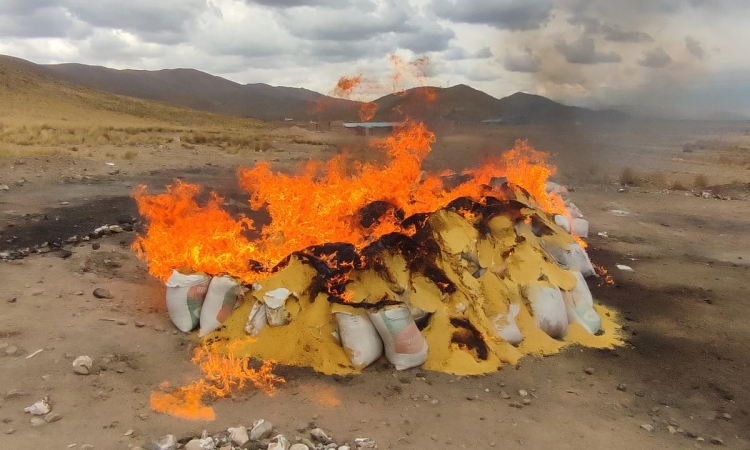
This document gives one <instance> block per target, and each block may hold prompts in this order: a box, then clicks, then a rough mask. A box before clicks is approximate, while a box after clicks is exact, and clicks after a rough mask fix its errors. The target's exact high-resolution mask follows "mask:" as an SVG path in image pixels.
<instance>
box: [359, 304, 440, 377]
mask: <svg viewBox="0 0 750 450" xmlns="http://www.w3.org/2000/svg"><path fill="white" fill-rule="evenodd" d="M370 320H371V321H372V324H373V325H375V329H377V330H378V334H380V338H381V339H382V340H383V346H384V348H385V357H386V358H388V361H389V362H390V363H391V364H393V365H394V366H396V370H405V369H409V368H411V367H416V366H419V365H420V364H423V363H424V362H425V361H426V360H427V341H426V340H425V338H424V336H422V333H420V332H419V328H417V324H416V323H415V322H414V318H413V317H412V315H411V312H410V311H409V308H407V307H405V306H401V307H398V308H392V309H386V310H384V311H379V312H375V313H370Z"/></svg>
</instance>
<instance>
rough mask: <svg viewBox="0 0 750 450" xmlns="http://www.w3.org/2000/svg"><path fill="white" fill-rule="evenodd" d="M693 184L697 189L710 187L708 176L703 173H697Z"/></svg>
mask: <svg viewBox="0 0 750 450" xmlns="http://www.w3.org/2000/svg"><path fill="white" fill-rule="evenodd" d="M693 186H695V187H696V188H697V189H706V188H707V187H708V177H707V176H706V175H704V174H702V173H700V174H698V175H696V176H695V180H694V181H693Z"/></svg>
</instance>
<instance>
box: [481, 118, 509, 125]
mask: <svg viewBox="0 0 750 450" xmlns="http://www.w3.org/2000/svg"><path fill="white" fill-rule="evenodd" d="M482 123H483V124H485V125H500V124H502V123H505V119H503V118H502V117H494V118H492V119H484V120H483V121H482Z"/></svg>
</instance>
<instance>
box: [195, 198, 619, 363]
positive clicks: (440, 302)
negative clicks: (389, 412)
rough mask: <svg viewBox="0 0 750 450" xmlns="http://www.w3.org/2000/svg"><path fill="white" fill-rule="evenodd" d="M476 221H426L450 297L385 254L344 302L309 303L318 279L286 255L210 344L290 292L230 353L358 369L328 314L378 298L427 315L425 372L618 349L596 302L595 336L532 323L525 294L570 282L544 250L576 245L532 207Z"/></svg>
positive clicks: (446, 216) (440, 214)
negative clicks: (577, 349) (551, 331)
mask: <svg viewBox="0 0 750 450" xmlns="http://www.w3.org/2000/svg"><path fill="white" fill-rule="evenodd" d="M519 211H520V213H519ZM480 220H481V217H473V216H472V215H470V214H460V213H458V212H453V211H448V210H440V211H437V212H435V213H433V214H432V215H431V216H430V217H429V219H428V220H427V225H426V228H425V229H426V230H427V233H428V237H429V238H430V239H431V240H432V241H434V242H435V243H437V244H438V246H439V248H440V251H439V252H438V253H439V254H434V255H432V254H430V255H429V258H431V261H432V262H433V263H434V266H435V267H437V268H439V270H441V271H442V273H443V274H444V275H445V277H446V278H447V279H448V280H450V282H451V283H452V284H453V286H455V290H453V292H445V291H444V290H443V291H441V288H440V286H438V283H437V282H436V281H435V280H434V277H433V278H430V276H428V275H427V274H425V273H423V271H420V270H419V268H417V267H414V265H413V264H412V265H410V263H409V262H408V261H407V260H406V257H405V256H404V255H402V254H400V253H399V252H398V251H397V250H395V249H385V248H384V249H383V250H382V251H381V252H380V253H379V254H378V259H379V261H381V262H382V265H381V266H380V268H379V269H378V268H375V267H372V266H373V265H372V264H369V265H366V266H365V267H363V268H360V269H354V270H353V271H352V272H351V273H350V274H349V281H348V283H347V284H346V294H347V295H346V296H344V298H345V299H346V301H347V302H348V303H345V304H340V303H336V302H333V303H332V302H329V296H328V294H327V293H318V294H317V295H315V297H314V298H311V291H312V287H313V286H314V285H315V283H316V280H315V278H316V276H317V272H316V270H315V269H313V267H311V265H310V264H308V262H306V261H305V260H304V259H302V258H299V257H297V256H292V257H291V258H290V260H289V263H288V264H287V265H286V266H285V267H284V268H283V269H281V270H280V271H278V272H276V273H275V274H274V275H272V276H270V277H269V278H267V279H265V280H263V281H260V282H258V283H256V284H255V285H254V286H253V289H252V290H251V291H250V292H248V294H247V295H246V296H245V303H244V304H243V305H242V306H240V307H239V308H238V309H236V310H235V312H234V313H233V314H232V316H231V317H230V318H229V319H228V320H227V321H226V322H225V323H224V326H223V327H222V328H220V329H219V330H217V331H216V332H214V333H212V334H211V335H209V338H210V339H218V340H240V339H244V338H245V337H246V333H245V329H244V328H245V323H246V320H247V317H248V314H249V313H250V310H251V308H252V307H253V304H254V303H255V302H263V301H264V294H266V293H267V292H269V291H272V290H274V289H278V288H286V289H288V290H289V291H291V292H292V293H293V295H292V296H290V297H289V299H288V300H287V304H286V317H287V319H288V322H289V323H288V324H286V325H283V326H276V327H274V326H269V325H266V326H265V327H264V328H263V329H262V330H261V331H260V333H259V334H258V335H257V336H256V339H255V340H254V341H252V342H248V343H247V344H244V345H243V346H240V347H235V353H236V354H237V355H238V356H252V357H255V358H258V359H261V360H275V361H276V362H278V363H280V364H287V365H295V366H308V367H312V368H313V369H315V370H316V371H319V372H322V373H325V374H346V373H352V372H357V369H355V367H354V365H353V364H352V363H351V361H350V356H349V355H348V354H347V352H345V350H344V349H343V348H342V346H341V344H340V342H339V338H338V333H337V322H336V319H335V318H334V315H333V313H335V312H348V313H352V314H364V313H366V312H367V311H368V309H367V308H364V307H363V306H364V305H366V304H374V303H377V302H378V301H383V300H385V301H387V303H388V305H389V306H386V307H391V306H394V305H405V306H407V307H408V308H409V309H410V310H411V311H412V313H413V314H414V316H415V317H421V316H425V315H426V316H427V318H426V320H424V322H420V325H422V326H423V328H422V330H421V331H422V334H423V335H424V337H425V339H426V341H427V343H428V346H429V353H428V356H427V360H426V362H425V363H424V365H423V367H424V368H425V369H428V370H435V371H441V372H448V373H453V374H459V375H472V374H482V373H488V372H493V371H496V370H498V369H499V368H500V367H501V366H502V365H503V364H516V363H517V362H518V361H519V359H520V358H521V357H523V356H525V355H550V354H553V353H557V352H559V351H560V350H561V349H562V348H564V347H566V346H569V345H581V346H586V347H594V348H613V347H615V346H618V345H621V344H622V340H621V338H620V335H619V326H618V325H617V323H616V322H615V314H614V313H613V312H612V311H609V310H607V309H606V308H605V307H603V306H601V305H595V306H594V310H595V311H596V313H597V314H598V315H599V317H600V318H601V329H600V331H599V332H598V333H597V334H596V335H594V334H591V333H590V332H589V331H588V330H586V329H585V328H584V327H583V326H581V325H579V324H578V323H571V324H568V327H567V334H565V336H564V337H562V338H560V339H555V338H552V337H550V336H549V335H548V334H547V333H546V332H545V331H544V330H543V329H542V328H540V326H538V325H537V321H536V320H535V317H534V316H533V308H532V307H531V305H530V301H529V299H528V290H529V289H530V288H534V287H537V288H551V289H553V290H555V291H556V290H560V291H570V290H572V289H573V288H575V287H576V284H577V282H578V281H577V279H576V276H575V274H574V271H575V270H576V269H572V268H568V267H565V266H564V265H563V264H560V263H558V262H556V261H555V260H554V259H553V257H552V256H551V255H550V254H549V253H547V251H546V250H545V248H549V246H557V247H559V248H567V246H569V245H570V244H572V243H574V242H575V241H574V239H573V237H572V236H571V235H570V234H568V233H566V232H565V231H564V230H562V229H561V228H559V227H558V226H557V225H555V224H554V222H552V221H550V220H549V219H548V218H547V216H545V215H543V214H541V213H539V212H538V211H537V210H535V209H532V208H521V209H520V210H514V212H513V213H510V212H509V213H507V214H497V215H495V216H494V217H491V218H489V220H486V221H484V222H483V224H482V225H483V226H480ZM480 230H482V231H480ZM422 237H424V236H422ZM541 241H543V242H544V244H542V243H541ZM543 245H544V246H543ZM383 268H385V272H387V273H384V269H383ZM586 289H588V288H587V287H586ZM315 292H317V291H315ZM511 310H514V311H517V315H516V316H515V318H513V319H510V320H512V321H514V323H515V324H516V325H517V327H518V330H520V333H521V335H522V337H523V340H522V341H521V342H520V344H518V345H511V344H510V343H509V342H507V341H506V340H504V339H503V338H502V337H500V335H499V334H498V333H499V332H498V329H497V324H507V323H509V322H508V321H509V319H508V314H509V312H510V311H511ZM370 311H372V310H370Z"/></svg>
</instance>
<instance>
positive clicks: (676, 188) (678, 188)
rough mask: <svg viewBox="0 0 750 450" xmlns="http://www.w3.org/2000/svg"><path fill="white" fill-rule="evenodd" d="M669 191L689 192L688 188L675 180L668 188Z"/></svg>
mask: <svg viewBox="0 0 750 450" xmlns="http://www.w3.org/2000/svg"><path fill="white" fill-rule="evenodd" d="M669 189H671V190H673V191H689V190H690V188H689V187H687V186H686V185H685V184H684V183H683V182H682V181H679V180H675V181H673V182H672V185H671V186H669Z"/></svg>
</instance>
